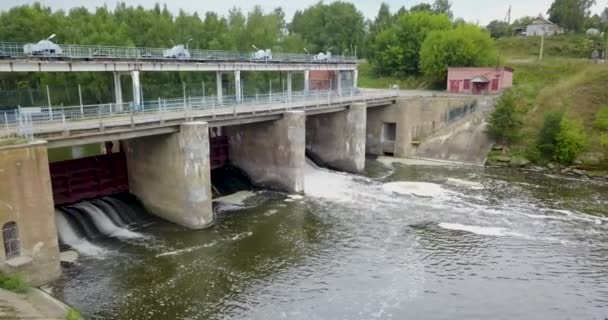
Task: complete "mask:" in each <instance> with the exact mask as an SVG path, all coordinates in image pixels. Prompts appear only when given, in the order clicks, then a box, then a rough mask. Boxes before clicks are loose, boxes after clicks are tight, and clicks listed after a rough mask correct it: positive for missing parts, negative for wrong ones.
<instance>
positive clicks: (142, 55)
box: [0, 42, 357, 63]
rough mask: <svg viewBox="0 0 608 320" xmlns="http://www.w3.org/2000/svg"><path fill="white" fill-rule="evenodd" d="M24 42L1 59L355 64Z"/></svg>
mask: <svg viewBox="0 0 608 320" xmlns="http://www.w3.org/2000/svg"><path fill="white" fill-rule="evenodd" d="M25 45H29V44H26V43H16V42H0V59H11V58H12V59H16V58H42V59H44V58H52V59H86V60H96V59H99V60H107V59H123V60H141V61H146V60H168V61H171V60H179V61H254V62H308V63H356V62H357V57H355V56H331V57H329V58H328V59H327V60H323V61H317V60H315V58H314V57H315V55H313V54H299V53H280V52H278V53H272V58H269V59H268V58H256V57H255V53H254V52H238V51H222V50H199V49H188V51H189V53H190V57H189V58H186V57H177V58H176V57H166V56H165V51H166V50H168V49H169V48H145V47H118V46H95V45H74V44H57V45H58V46H59V47H60V48H61V50H62V51H63V52H62V53H61V54H58V53H56V52H51V51H50V50H49V51H45V52H44V53H25V51H24V46H25Z"/></svg>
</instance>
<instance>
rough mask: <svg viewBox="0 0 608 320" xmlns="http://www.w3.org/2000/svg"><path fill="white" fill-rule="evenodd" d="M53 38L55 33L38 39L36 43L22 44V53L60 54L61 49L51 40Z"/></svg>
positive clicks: (61, 52)
mask: <svg viewBox="0 0 608 320" xmlns="http://www.w3.org/2000/svg"><path fill="white" fill-rule="evenodd" d="M53 38H55V34H52V35H51V36H50V37H48V38H46V39H43V40H40V41H38V43H36V44H34V43H28V44H25V45H24V46H23V53H24V54H26V55H44V56H52V55H62V54H63V50H62V49H61V47H60V46H58V45H57V44H55V43H53V42H52V41H51V40H52V39H53Z"/></svg>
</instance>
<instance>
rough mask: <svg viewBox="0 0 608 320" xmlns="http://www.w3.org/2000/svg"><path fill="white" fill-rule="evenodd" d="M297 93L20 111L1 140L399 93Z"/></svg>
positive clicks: (5, 125) (6, 115)
mask: <svg viewBox="0 0 608 320" xmlns="http://www.w3.org/2000/svg"><path fill="white" fill-rule="evenodd" d="M343 93H344V94H343V95H340V94H339V93H338V92H335V91H309V92H304V91H298V92H293V93H292V94H291V95H288V94H287V93H270V94H258V95H255V96H246V97H243V98H242V99H241V101H239V102H237V98H236V97H235V96H224V97H223V99H222V102H221V103H220V102H219V101H218V99H217V97H216V96H203V97H181V98H170V99H167V98H158V99H156V100H148V101H145V102H144V103H143V104H142V105H136V104H133V103H132V102H130V103H121V104H116V103H107V104H94V105H80V106H52V107H48V106H45V107H20V108H18V109H15V110H11V111H4V112H0V139H1V138H3V137H14V136H20V137H26V138H30V139H32V138H33V137H34V136H35V135H36V134H43V133H49V132H69V131H70V130H76V129H82V128H91V127H92V128H99V129H100V130H103V128H105V127H109V126H116V125H126V126H128V125H131V126H134V125H135V124H136V123H139V122H153V121H158V122H160V123H163V122H165V121H170V120H180V119H192V118H194V117H203V116H211V117H214V118H215V117H216V116H237V115H239V114H243V113H256V112H260V113H263V112H270V111H276V110H289V109H297V108H302V107H305V106H307V105H315V106H319V107H321V106H331V105H333V104H337V103H344V102H356V101H368V100H370V99H375V98H386V97H396V96H398V95H399V90H398V89H392V90H378V91H373V92H359V91H357V90H355V89H351V90H347V91H343Z"/></svg>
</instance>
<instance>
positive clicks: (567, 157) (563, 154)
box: [555, 117, 587, 164]
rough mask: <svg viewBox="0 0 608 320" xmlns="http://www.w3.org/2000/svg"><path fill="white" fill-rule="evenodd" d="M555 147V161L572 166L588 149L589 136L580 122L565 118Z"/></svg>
mask: <svg viewBox="0 0 608 320" xmlns="http://www.w3.org/2000/svg"><path fill="white" fill-rule="evenodd" d="M559 129H560V130H559V133H558V135H557V138H556V141H557V144H556V146H555V160H557V161H558V162H560V163H562V164H571V163H572V162H573V161H574V159H576V156H578V155H579V154H580V153H581V152H582V151H584V150H585V148H586V147H587V135H586V134H585V130H584V128H583V124H582V122H580V121H577V120H572V119H569V118H568V117H563V118H562V121H561V123H560V128H559Z"/></svg>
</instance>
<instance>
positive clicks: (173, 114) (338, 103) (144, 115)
mask: <svg viewBox="0 0 608 320" xmlns="http://www.w3.org/2000/svg"><path fill="white" fill-rule="evenodd" d="M397 96H398V94H397V92H395V91H370V92H363V93H360V94H358V95H353V96H346V97H344V96H343V97H333V96H321V95H317V96H315V97H307V98H302V99H300V100H297V101H291V102H273V103H259V102H258V103H255V102H252V103H248V104H234V105H228V106H225V105H224V106H219V105H218V106H215V105H212V106H209V105H202V104H197V103H186V104H185V105H184V104H181V105H180V106H177V107H176V106H173V107H172V108H171V109H162V107H161V109H158V110H154V109H147V110H144V111H131V110H125V111H121V112H118V113H112V114H100V115H99V117H95V116H86V117H84V118H82V119H77V118H74V119H71V120H65V117H61V116H57V115H56V117H55V118H54V120H50V119H45V120H44V121H39V122H29V123H23V122H21V123H13V124H10V125H8V126H6V127H5V128H4V130H5V135H9V134H18V133H19V134H23V133H24V132H28V133H29V134H31V135H33V136H34V137H36V138H40V139H45V140H47V141H48V142H49V147H62V146H71V145H79V144H87V143H94V142H103V141H109V140H120V139H129V138H135V137H141V136H149V135H157V134H166V133H171V132H177V131H178V130H179V124H181V123H183V122H187V121H207V122H209V124H210V126H225V125H233V124H243V123H252V122H261V121H269V120H274V119H278V118H280V117H281V114H282V113H283V112H285V111H286V110H303V111H305V112H306V113H307V114H317V113H329V112H336V111H340V110H345V109H346V108H347V107H348V106H349V105H351V104H352V103H354V102H366V103H367V104H368V105H369V106H379V105H387V104H391V103H393V102H394V100H395V99H396V98H397ZM160 105H161V106H162V104H160Z"/></svg>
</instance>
